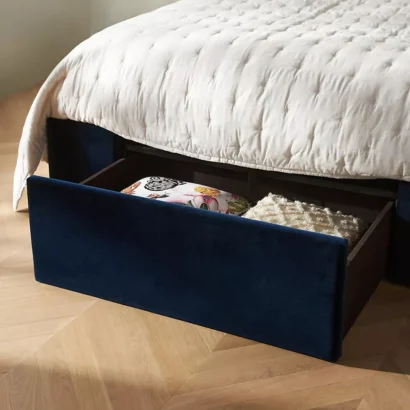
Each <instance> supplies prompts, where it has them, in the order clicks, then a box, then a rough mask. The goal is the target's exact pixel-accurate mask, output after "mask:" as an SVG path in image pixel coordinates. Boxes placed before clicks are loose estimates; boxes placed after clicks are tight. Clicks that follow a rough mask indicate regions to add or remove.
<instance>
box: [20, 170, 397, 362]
mask: <svg viewBox="0 0 410 410" xmlns="http://www.w3.org/2000/svg"><path fill="white" fill-rule="evenodd" d="M118 167H121V164H120V165H117V164H116V165H114V166H113V167H111V168H109V169H108V170H104V171H102V172H101V173H99V174H98V175H97V176H96V177H93V178H91V179H90V180H88V181H85V183H83V184H76V183H72V182H67V181H62V180H56V179H52V178H42V177H36V176H34V177H31V178H30V179H29V180H28V198H29V211H30V226H31V235H32V246H33V257H34V267H35V277H36V279H37V280H38V281H40V282H43V283H47V284H50V285H54V286H58V287H62V288H66V289H70V290H73V291H77V292H81V293H85V294H89V295H93V296H96V297H99V298H103V299H107V300H110V301H114V302H118V303H121V304H125V305H129V306H132V307H135V308H140V309H144V310H147V311H151V312H155V313H158V314H162V315H165V316H169V317H174V318H177V319H181V320H184V321H187V322H192V323H195V324H199V325H202V326H206V327H209V328H213V329H217V330H221V331H224V332H227V333H231V334H235V335H238V336H242V337H246V338H250V339H253V340H256V341H260V342H263V343H267V344H271V345H275V346H278V347H282V348H285V349H289V350H293V351H296V352H300V353H304V354H308V355H311V356H316V357H319V358H323V359H326V360H331V361H334V360H336V359H337V358H338V357H339V356H340V355H341V351H342V341H343V337H344V335H345V334H346V332H347V331H348V329H349V328H350V326H351V325H352V323H353V322H354V320H355V318H356V317H357V315H358V314H359V312H360V310H361V308H362V307H363V305H364V304H365V303H366V301H367V299H368V297H369V296H370V295H371V293H372V292H373V290H374V289H375V287H376V286H377V284H378V282H379V280H380V278H381V276H382V275H383V273H384V268H385V264H386V258H387V256H386V255H387V244H388V237H389V232H388V231H389V227H390V222H389V221H390V214H391V209H392V204H390V203H386V205H385V206H384V207H383V208H382V209H381V210H380V213H379V214H378V216H377V217H376V218H375V220H374V221H373V223H372V224H371V226H370V228H369V230H368V231H367V232H366V234H365V235H364V237H363V238H362V240H361V241H360V242H359V244H357V245H356V247H355V248H354V250H353V251H351V252H350V253H349V252H348V246H347V241H346V240H344V239H340V238H336V237H332V236H327V235H322V234H317V233H311V232H307V231H302V230H296V229H292V228H287V227H283V226H278V225H273V224H268V223H262V222H256V221H251V220H247V219H243V218H240V217H235V216H230V215H221V214H217V213H213V212H209V211H203V210H199V209H194V208H189V207H184V206H181V205H175V204H169V203H164V202H159V201H154V200H150V199H144V198H138V197H135V196H130V195H125V194H122V193H120V192H117V191H118V190H120V188H121V187H123V188H125V185H124V186H122V185H121V183H119V186H117V187H116V188H115V190H112V189H113V188H112V187H113V185H112V183H108V182H107V181H109V180H111V181H112V178H108V179H107V178H106V176H107V175H108V176H109V175H111V174H110V173H112V172H113V170H114V171H115V170H116V169H118ZM141 172H142V173H143V172H144V170H142V171H141ZM114 174H115V172H114ZM135 176H137V175H135ZM138 176H140V175H139V174H138ZM128 177H129V178H130V180H132V179H133V178H134V176H132V175H131V176H128ZM134 180H135V178H134ZM106 182H107V186H108V187H109V189H106V188H105V186H106V185H105V184H106ZM92 185H96V186H92ZM114 185H115V184H114Z"/></svg>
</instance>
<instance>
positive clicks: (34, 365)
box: [0, 90, 410, 410]
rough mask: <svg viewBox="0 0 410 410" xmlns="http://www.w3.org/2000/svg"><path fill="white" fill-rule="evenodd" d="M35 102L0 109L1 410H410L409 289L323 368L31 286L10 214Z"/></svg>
mask: <svg viewBox="0 0 410 410" xmlns="http://www.w3.org/2000/svg"><path fill="white" fill-rule="evenodd" d="M34 95H35V90H34V91H31V92H28V93H23V94H20V95H17V96H15V97H13V98H10V99H9V100H7V101H5V102H4V103H2V104H0V184H1V190H0V409H1V410H23V409H24V410H26V409H27V410H28V409H33V410H34V409H35V410H77V409H81V410H82V409H84V410H131V409H133V410H134V409H135V410H159V409H163V410H171V409H172V410H181V409H184V410H205V409H214V410H215V409H219V410H222V409H223V410H234V409H235V410H257V409H258V410H259V409H260V410H266V409H277V410H291V409H299V410H302V409H305V410H308V409H311V410H312V409H316V410H319V409H321V410H325V409H327V410H357V409H359V410H379V409H387V410H395V409H410V290H407V289H404V288H400V287H396V286H392V285H389V284H387V283H383V284H382V285H381V286H380V287H379V289H378V291H377V292H376V294H375V296H374V297H373V299H372V301H371V302H370V304H369V305H368V307H367V308H366V309H365V311H364V312H363V314H362V315H361V317H360V319H359V320H358V322H357V323H356V325H355V326H354V328H353V330H352V331H351V332H350V334H349V335H348V337H347V340H346V344H345V353H344V356H343V359H342V360H341V361H340V363H338V364H329V363H325V362H323V361H320V360H316V359H313V358H310V357H306V356H302V355H298V354H295V353H291V352H288V351H284V350H281V349H277V348H274V347H269V346H264V345H261V344H258V343H254V342H251V341H247V340H243V339H239V338H236V337H233V336H230V335H226V334H223V333H220V332H216V331H212V330H208V329H204V328H201V327H198V326H194V325H190V324H186V323H182V322H179V321H176V320H172V319H168V318H164V317H160V316H157V315H153V314H150V313H146V312H142V311H138V310H135V309H131V308H127V307H124V306H119V305H115V304H112V303H108V302H104V301H99V300H95V299H93V298H91V297H87V296H83V295H79V294H75V293H70V292H67V291H64V290H60V289H54V288H51V287H48V286H45V285H40V284H38V283H36V282H35V281H34V279H33V267H32V260H31V250H30V238H29V230H28V215H27V213H19V214H14V213H13V212H12V210H11V190H12V173H13V170H14V164H15V157H16V150H17V142H18V138H19V135H20V132H21V127H22V124H23V121H24V117H25V114H26V112H27V110H28V107H29V105H30V103H31V101H32V99H33V97H34ZM40 173H42V174H44V173H46V168H45V167H44V166H43V167H42V168H41V170H40Z"/></svg>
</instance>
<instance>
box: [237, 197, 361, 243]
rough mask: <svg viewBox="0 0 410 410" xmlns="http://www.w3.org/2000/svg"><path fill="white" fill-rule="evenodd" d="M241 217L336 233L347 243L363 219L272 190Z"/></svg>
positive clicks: (357, 232)
mask: <svg viewBox="0 0 410 410" xmlns="http://www.w3.org/2000/svg"><path fill="white" fill-rule="evenodd" d="M244 217H245V218H248V219H254V220H259V221H264V222H270V223H274V224H278V225H284V226H289V227H291V228H296V229H304V230H306V231H312V232H318V233H324V234H327V235H332V236H338V237H341V238H345V239H347V240H348V242H349V246H352V245H354V243H355V242H357V241H358V240H359V238H360V236H361V235H362V233H363V232H364V230H365V229H366V224H365V222H364V221H363V220H362V219H360V218H357V217H355V216H352V215H346V214H343V213H342V212H340V211H332V210H330V209H329V208H324V207H320V206H317V205H314V204H309V203H305V202H300V201H291V200H289V199H287V198H285V197H283V196H281V195H274V194H269V195H268V196H266V197H265V198H263V199H262V200H260V201H259V202H258V203H257V205H256V206H254V207H253V208H251V209H250V210H249V211H248V212H246V214H245V215H244Z"/></svg>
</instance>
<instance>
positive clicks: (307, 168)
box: [14, 0, 410, 208]
mask: <svg viewBox="0 0 410 410" xmlns="http://www.w3.org/2000/svg"><path fill="white" fill-rule="evenodd" d="M409 90H410V0H182V1H180V2H177V3H175V4H171V5H169V6H167V7H164V8H162V9H159V10H157V11H154V12H152V13H149V14H146V15H142V16H139V17H136V18H133V19H131V20H128V21H125V22H123V23H120V24H118V25H115V26H113V27H110V28H108V29H106V30H104V31H102V32H100V33H97V34H96V35H94V36H93V37H91V38H90V39H88V40H87V41H85V42H84V43H82V44H80V45H79V46H78V47H77V48H76V49H74V50H73V51H72V52H71V53H70V54H69V55H68V56H67V57H66V58H65V59H64V60H63V61H62V62H61V63H60V64H59V65H58V66H57V67H56V68H55V70H54V71H53V72H52V74H51V75H50V77H49V78H48V79H47V81H46V82H45V84H44V85H43V87H42V89H41V91H40V93H39V94H38V96H37V98H36V100H35V102H34V104H33V106H32V108H31V111H30V113H29V115H28V118H27V122H26V125H25V128H24V131H23V135H22V139H21V143H20V149H19V156H18V162H17V168H16V173H15V186H14V206H15V208H16V207H17V204H18V200H19V198H20V196H21V193H22V191H23V189H24V185H25V181H26V179H27V177H28V176H29V175H31V174H33V173H34V172H35V170H36V167H37V166H38V163H39V161H40V158H41V156H42V154H43V151H44V148H45V143H46V139H45V131H44V126H45V121H46V118H47V117H50V116H51V117H55V118H68V119H72V120H76V121H82V122H89V123H93V124H97V125H99V126H101V127H104V128H106V129H108V130H110V131H113V132H115V133H117V134H119V135H121V136H123V137H125V138H128V139H132V140H134V141H138V142H141V143H144V144H147V145H150V146H153V147H157V148H162V149H164V150H167V151H172V152H176V153H180V154H185V155H189V156H192V157H197V158H201V159H205V160H211V161H220V162H225V163H230V164H237V165H241V166H246V167H251V168H260V169H265V170H276V171H283V172H291V173H301V174H310V175H320V176H327V177H335V178H392V179H401V180H410V98H409Z"/></svg>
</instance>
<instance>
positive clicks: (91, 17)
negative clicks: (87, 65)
mask: <svg viewBox="0 0 410 410" xmlns="http://www.w3.org/2000/svg"><path fill="white" fill-rule="evenodd" d="M172 2H173V0H0V99H2V98H4V97H6V96H7V95H9V94H12V93H15V92H18V91H20V90H24V89H26V88H29V87H32V86H33V85H35V84H37V83H39V82H41V81H43V80H44V79H45V78H47V76H48V75H49V74H50V72H51V71H52V69H53V68H54V67H55V66H56V64H58V62H59V61H60V60H61V59H62V58H63V57H64V56H66V55H67V53H68V52H69V51H70V50H72V49H73V48H74V47H75V46H76V45H77V44H78V43H80V42H81V41H83V40H85V39H86V38H87V37H88V36H89V35H90V34H92V33H95V32H97V31H99V30H101V29H103V28H105V27H108V26H110V25H112V24H115V23H117V22H120V21H123V20H126V19H128V18H131V17H134V16H137V15H138V14H142V13H146V12H148V11H151V10H153V9H156V8H158V7H161V6H164V5H166V4H169V3H172Z"/></svg>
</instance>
